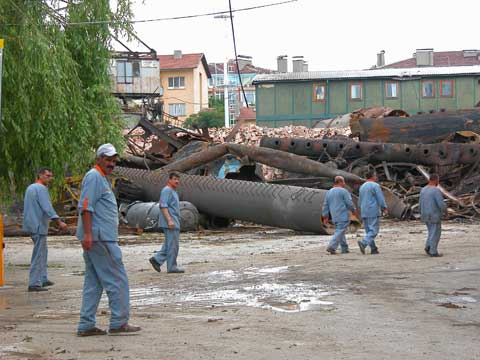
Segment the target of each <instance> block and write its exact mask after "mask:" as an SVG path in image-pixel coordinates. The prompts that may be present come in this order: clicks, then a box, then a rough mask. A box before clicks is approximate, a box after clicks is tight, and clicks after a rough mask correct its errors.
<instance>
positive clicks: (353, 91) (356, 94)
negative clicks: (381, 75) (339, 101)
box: [350, 82, 362, 100]
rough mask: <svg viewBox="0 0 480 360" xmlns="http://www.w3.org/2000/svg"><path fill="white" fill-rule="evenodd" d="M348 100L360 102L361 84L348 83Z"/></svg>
mask: <svg viewBox="0 0 480 360" xmlns="http://www.w3.org/2000/svg"><path fill="white" fill-rule="evenodd" d="M350 100H362V83H361V82H359V83H350Z"/></svg>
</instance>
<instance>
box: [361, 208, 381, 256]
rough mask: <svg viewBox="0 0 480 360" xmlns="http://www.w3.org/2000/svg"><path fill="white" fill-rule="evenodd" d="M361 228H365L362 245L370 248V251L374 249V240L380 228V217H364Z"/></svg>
mask: <svg viewBox="0 0 480 360" xmlns="http://www.w3.org/2000/svg"><path fill="white" fill-rule="evenodd" d="M362 221H363V226H364V227H365V237H364V238H363V240H362V244H363V245H365V246H370V248H371V249H376V248H377V245H376V244H375V238H376V237H377V235H378V230H379V228H380V217H378V216H375V217H365V218H362Z"/></svg>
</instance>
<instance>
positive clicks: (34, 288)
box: [28, 285, 48, 292]
mask: <svg viewBox="0 0 480 360" xmlns="http://www.w3.org/2000/svg"><path fill="white" fill-rule="evenodd" d="M40 291H48V289H46V288H44V287H41V286H39V285H35V286H29V287H28V292H40Z"/></svg>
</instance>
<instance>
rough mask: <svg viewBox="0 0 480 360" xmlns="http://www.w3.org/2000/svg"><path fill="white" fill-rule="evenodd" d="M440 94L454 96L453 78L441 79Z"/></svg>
mask: <svg viewBox="0 0 480 360" xmlns="http://www.w3.org/2000/svg"><path fill="white" fill-rule="evenodd" d="M440 96H441V97H453V80H440Z"/></svg>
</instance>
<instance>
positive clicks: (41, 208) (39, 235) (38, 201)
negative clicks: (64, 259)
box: [23, 182, 58, 287]
mask: <svg viewBox="0 0 480 360" xmlns="http://www.w3.org/2000/svg"><path fill="white" fill-rule="evenodd" d="M53 219H58V215H57V213H56V212H55V210H54V209H53V207H52V203H51V202H50V195H49V194H48V188H47V187H46V186H45V185H43V184H41V183H40V182H36V183H34V184H31V185H30V186H29V187H28V188H27V191H26V192H25V197H24V205H23V232H25V233H27V234H30V237H31V238H32V240H33V252H32V260H31V264H30V279H29V283H28V286H29V287H32V286H42V285H43V284H44V283H45V282H47V281H48V277H47V256H48V248H47V235H48V223H49V221H50V220H53Z"/></svg>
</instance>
